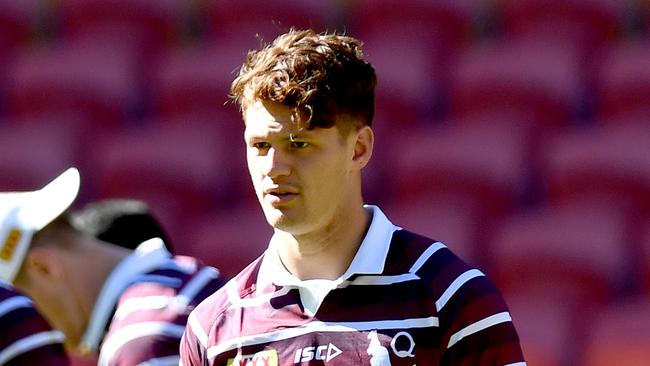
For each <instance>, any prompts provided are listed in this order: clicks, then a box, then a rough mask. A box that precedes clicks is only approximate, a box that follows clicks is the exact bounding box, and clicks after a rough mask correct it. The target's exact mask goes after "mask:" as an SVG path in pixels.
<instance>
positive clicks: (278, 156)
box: [264, 147, 291, 178]
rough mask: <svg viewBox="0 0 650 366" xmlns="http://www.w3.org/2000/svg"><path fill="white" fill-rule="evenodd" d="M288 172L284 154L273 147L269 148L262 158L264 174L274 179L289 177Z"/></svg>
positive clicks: (287, 162) (286, 158)
mask: <svg viewBox="0 0 650 366" xmlns="http://www.w3.org/2000/svg"><path fill="white" fill-rule="evenodd" d="M290 171H291V169H290V164H289V161H288V157H287V156H286V154H283V153H282V151H280V150H278V149H275V148H273V147H272V148H270V149H269V150H268V152H267V154H266V156H265V157H264V174H265V175H267V176H269V177H271V178H276V177H281V176H286V175H289V173H290Z"/></svg>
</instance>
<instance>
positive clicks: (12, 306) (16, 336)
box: [0, 234, 70, 366]
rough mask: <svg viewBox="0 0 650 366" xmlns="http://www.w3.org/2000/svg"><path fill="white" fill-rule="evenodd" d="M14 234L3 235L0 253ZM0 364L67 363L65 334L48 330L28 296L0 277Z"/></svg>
mask: <svg viewBox="0 0 650 366" xmlns="http://www.w3.org/2000/svg"><path fill="white" fill-rule="evenodd" d="M14 240H15V236H14V234H10V235H9V236H8V237H6V238H3V242H2V243H3V244H2V249H1V250H0V253H1V254H0V256H2V257H4V255H5V254H6V253H9V252H10V251H11V247H12V243H13V242H14ZM0 329H1V331H0V366H31V365H43V366H67V365H70V360H69V359H68V356H67V355H66V353H65V350H64V348H63V341H64V340H65V336H64V335H63V333H62V332H61V331H58V330H52V328H51V327H50V325H49V324H48V322H47V321H46V320H45V319H44V318H43V317H42V316H41V314H39V313H38V311H37V310H36V308H34V304H33V303H32V301H31V299H29V298H28V297H27V296H25V295H23V294H22V293H20V292H18V291H17V290H16V289H14V288H12V287H11V286H9V284H7V283H4V282H2V281H0Z"/></svg>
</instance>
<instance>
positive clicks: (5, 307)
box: [0, 296, 32, 316]
mask: <svg viewBox="0 0 650 366" xmlns="http://www.w3.org/2000/svg"><path fill="white" fill-rule="evenodd" d="M31 306H32V301H31V300H30V299H28V298H27V297H25V296H14V297H10V298H8V299H6V300H4V301H3V302H0V316H3V315H5V314H7V313H10V312H12V311H14V310H16V309H20V308H29V307H31Z"/></svg>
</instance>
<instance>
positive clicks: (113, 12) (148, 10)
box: [57, 0, 190, 52]
mask: <svg viewBox="0 0 650 366" xmlns="http://www.w3.org/2000/svg"><path fill="white" fill-rule="evenodd" d="M57 4H58V8H57V10H58V11H59V19H60V23H61V25H60V28H61V32H62V34H63V37H64V38H65V39H67V40H71V39H74V40H78V39H85V40H96V41H100V40H102V39H104V40H107V41H111V40H112V41H113V42H119V43H123V42H128V43H131V44H132V45H134V46H136V48H137V49H138V50H140V51H142V52H152V51H155V50H156V49H159V48H160V47H162V46H163V45H168V44H173V43H174V42H176V41H178V40H180V39H181V38H182V36H183V27H184V26H185V25H186V24H185V23H186V21H187V18H188V17H189V10H190V6H189V3H188V2H186V1H183V0H60V1H58V2H57Z"/></svg>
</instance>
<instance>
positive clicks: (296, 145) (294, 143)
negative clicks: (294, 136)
mask: <svg viewBox="0 0 650 366" xmlns="http://www.w3.org/2000/svg"><path fill="white" fill-rule="evenodd" d="M308 146H309V142H306V141H291V147H292V148H294V149H304V148H306V147H308Z"/></svg>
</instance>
